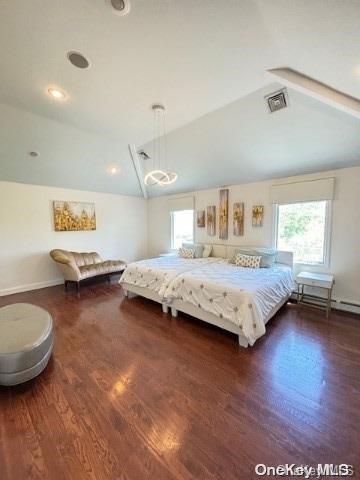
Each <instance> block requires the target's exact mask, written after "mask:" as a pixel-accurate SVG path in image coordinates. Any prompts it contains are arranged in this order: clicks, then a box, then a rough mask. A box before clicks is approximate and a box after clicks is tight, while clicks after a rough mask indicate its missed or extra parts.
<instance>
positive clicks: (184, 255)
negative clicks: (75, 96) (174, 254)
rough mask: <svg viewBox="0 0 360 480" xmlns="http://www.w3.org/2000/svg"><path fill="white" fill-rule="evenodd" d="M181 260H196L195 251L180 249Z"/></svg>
mask: <svg viewBox="0 0 360 480" xmlns="http://www.w3.org/2000/svg"><path fill="white" fill-rule="evenodd" d="M178 254H179V257H180V258H195V250H194V249H192V248H179V252H178Z"/></svg>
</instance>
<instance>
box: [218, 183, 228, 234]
mask: <svg viewBox="0 0 360 480" xmlns="http://www.w3.org/2000/svg"><path fill="white" fill-rule="evenodd" d="M228 222H229V190H228V189H224V190H220V212H219V238H221V239H223V240H226V239H227V238H228V234H229V232H228Z"/></svg>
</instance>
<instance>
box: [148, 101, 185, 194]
mask: <svg viewBox="0 0 360 480" xmlns="http://www.w3.org/2000/svg"><path fill="white" fill-rule="evenodd" d="M151 108H152V111H153V114H154V140H153V155H152V159H153V165H152V169H151V170H150V171H149V172H148V173H147V174H146V175H145V177H144V183H145V185H147V186H150V187H152V186H155V185H159V186H160V187H165V186H167V185H170V184H171V183H174V182H175V181H176V179H177V174H176V173H175V172H171V171H169V168H168V160H167V144H166V128H165V107H164V105H161V104H159V103H156V104H154V105H152V107H151Z"/></svg>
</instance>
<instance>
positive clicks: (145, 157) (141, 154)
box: [137, 150, 150, 160]
mask: <svg viewBox="0 0 360 480" xmlns="http://www.w3.org/2000/svg"><path fill="white" fill-rule="evenodd" d="M137 154H138V155H139V157H140V158H141V160H149V158H150V155H148V154H147V153H146V152H145V150H139V151H138V152H137Z"/></svg>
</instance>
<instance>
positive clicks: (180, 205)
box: [168, 197, 194, 212]
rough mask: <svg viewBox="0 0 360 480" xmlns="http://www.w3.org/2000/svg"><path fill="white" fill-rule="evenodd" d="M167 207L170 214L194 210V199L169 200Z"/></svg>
mask: <svg viewBox="0 0 360 480" xmlns="http://www.w3.org/2000/svg"><path fill="white" fill-rule="evenodd" d="M168 206H169V211H170V212H177V211H178V210H194V197H178V198H169V200H168Z"/></svg>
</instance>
